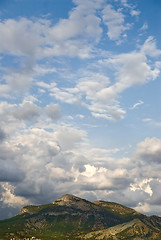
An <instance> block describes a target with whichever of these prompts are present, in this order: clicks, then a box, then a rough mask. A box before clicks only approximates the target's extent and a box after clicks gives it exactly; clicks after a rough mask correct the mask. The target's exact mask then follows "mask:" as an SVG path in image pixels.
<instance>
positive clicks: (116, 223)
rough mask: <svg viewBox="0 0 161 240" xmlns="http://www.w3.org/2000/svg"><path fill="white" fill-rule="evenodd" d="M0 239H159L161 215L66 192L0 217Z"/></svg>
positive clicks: (160, 236) (160, 237)
mask: <svg viewBox="0 0 161 240" xmlns="http://www.w3.org/2000/svg"><path fill="white" fill-rule="evenodd" d="M0 237H1V238H0V239H3V240H6V239H12V238H15V239H16V240H17V239H24V238H26V239H27V238H31V239H33V238H34V237H35V238H37V239H42V240H52V239H53V240H54V239H62V240H65V239H70V240H72V239H161V218H160V217H156V216H152V217H146V216H145V215H143V214H140V213H138V212H136V211H135V210H133V209H131V208H127V207H125V206H123V205H120V204H117V203H111V202H104V201H95V202H89V201H87V200H85V199H81V198H79V197H76V196H73V195H70V194H66V195H63V196H62V197H61V198H59V199H58V200H56V201H55V202H53V203H51V204H47V205H40V206H26V207H24V208H22V209H21V211H20V212H19V214H18V215H17V216H16V217H14V218H11V219H7V220H4V221H0Z"/></svg>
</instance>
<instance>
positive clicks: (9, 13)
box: [0, 0, 161, 219]
mask: <svg viewBox="0 0 161 240" xmlns="http://www.w3.org/2000/svg"><path fill="white" fill-rule="evenodd" d="M160 22H161V1H160V0H135V1H130V0H1V1H0V219H5V218H9V217H12V216H14V215H15V214H17V213H18V211H19V210H20V208H22V207H23V206H26V205H30V204H34V205H38V204H47V203H51V202H53V201H55V200H56V199H58V198H59V197H61V196H62V195H63V194H67V193H68V194H74V195H76V196H79V197H82V198H85V199H87V200H89V201H94V200H105V201H113V202H118V203H121V204H123V205H126V206H129V207H131V208H134V209H135V210H137V211H139V212H142V213H144V214H146V215H154V214H155V215H159V216H161V191H160V189H161V109H160V103H161V94H160V90H161V74H160V71H161V31H160Z"/></svg>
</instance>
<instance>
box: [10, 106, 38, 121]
mask: <svg viewBox="0 0 161 240" xmlns="http://www.w3.org/2000/svg"><path fill="white" fill-rule="evenodd" d="M40 113H41V110H40V108H39V107H38V106H37V105H35V104H33V103H24V104H22V105H20V107H19V108H17V109H15V112H14V116H15V118H17V119H19V120H26V121H33V120H36V119H37V118H38V117H39V116H40Z"/></svg>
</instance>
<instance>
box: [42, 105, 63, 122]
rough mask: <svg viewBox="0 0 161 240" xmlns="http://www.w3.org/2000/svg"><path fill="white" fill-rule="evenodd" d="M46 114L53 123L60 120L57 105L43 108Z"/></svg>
mask: <svg viewBox="0 0 161 240" xmlns="http://www.w3.org/2000/svg"><path fill="white" fill-rule="evenodd" d="M45 112H46V114H47V115H48V116H49V117H50V118H51V119H52V120H54V121H56V120H59V119H60V118H61V113H60V107H59V105H57V104H50V105H47V106H46V107H45Z"/></svg>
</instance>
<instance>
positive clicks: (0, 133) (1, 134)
mask: <svg viewBox="0 0 161 240" xmlns="http://www.w3.org/2000/svg"><path fill="white" fill-rule="evenodd" d="M5 138H6V134H5V132H4V131H3V129H1V128H0V142H3V141H4V139H5Z"/></svg>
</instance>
